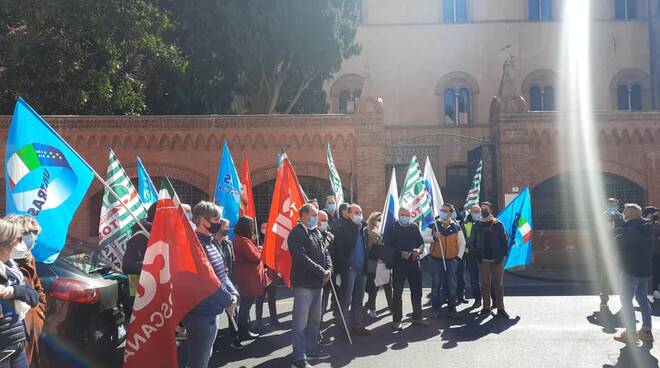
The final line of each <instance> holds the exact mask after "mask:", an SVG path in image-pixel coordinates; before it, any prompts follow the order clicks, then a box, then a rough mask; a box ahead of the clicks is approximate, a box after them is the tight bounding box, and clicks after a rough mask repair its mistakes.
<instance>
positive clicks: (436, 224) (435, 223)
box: [431, 219, 447, 272]
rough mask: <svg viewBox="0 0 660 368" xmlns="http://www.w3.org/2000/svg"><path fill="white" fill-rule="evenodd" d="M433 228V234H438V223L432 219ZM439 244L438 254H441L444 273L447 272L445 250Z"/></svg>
mask: <svg viewBox="0 0 660 368" xmlns="http://www.w3.org/2000/svg"><path fill="white" fill-rule="evenodd" d="M433 226H434V227H435V232H436V233H438V234H439V233H440V230H439V229H438V223H437V222H436V221H435V219H433ZM431 238H433V234H431ZM433 241H435V238H433ZM439 243H440V253H441V254H442V265H443V266H444V267H445V272H446V271H447V263H445V250H444V249H443V248H442V242H439Z"/></svg>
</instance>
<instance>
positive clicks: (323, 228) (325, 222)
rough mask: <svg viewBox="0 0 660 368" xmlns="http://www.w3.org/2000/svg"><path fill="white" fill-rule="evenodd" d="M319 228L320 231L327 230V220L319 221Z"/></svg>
mask: <svg viewBox="0 0 660 368" xmlns="http://www.w3.org/2000/svg"><path fill="white" fill-rule="evenodd" d="M319 230H321V231H322V232H326V231H328V221H321V223H320V224H319Z"/></svg>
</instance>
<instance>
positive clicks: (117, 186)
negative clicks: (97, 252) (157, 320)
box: [99, 149, 147, 269]
mask: <svg viewBox="0 0 660 368" xmlns="http://www.w3.org/2000/svg"><path fill="white" fill-rule="evenodd" d="M106 182H107V183H108V185H109V186H110V187H111V188H112V190H113V191H114V192H115V193H116V194H117V196H119V198H117V197H116V196H115V195H114V194H113V193H112V192H111V191H110V190H108V188H105V191H104V192H103V204H102V206H101V218H100V221H99V246H100V248H101V254H102V255H103V257H104V258H105V259H106V260H107V261H108V262H110V263H112V264H113V265H114V266H115V267H117V268H119V269H121V265H122V260H123V258H124V253H125V252H126V243H127V242H128V240H129V239H130V238H131V235H132V231H131V229H132V228H133V225H135V224H136V223H137V220H136V218H137V219H143V218H145V217H146V216H147V210H146V209H145V208H144V206H143V205H142V202H141V201H140V196H139V195H138V192H137V190H135V187H133V184H132V183H131V180H130V179H129V178H128V175H126V172H125V171H124V168H122V167H121V164H120V163H119V160H118V159H117V156H115V153H114V152H113V151H112V149H110V156H109V158H108V172H107V175H106ZM122 202H123V205H122ZM127 208H128V209H127ZM129 209H130V212H129V211H128V210H129ZM131 213H132V214H131Z"/></svg>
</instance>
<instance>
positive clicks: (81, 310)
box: [37, 253, 128, 367]
mask: <svg viewBox="0 0 660 368" xmlns="http://www.w3.org/2000/svg"><path fill="white" fill-rule="evenodd" d="M88 261H89V262H88ZM37 272H38V274H39V277H40V278H41V282H42V283H43V285H44V289H45V290H46V294H47V296H48V300H47V310H46V324H45V326H44V336H43V337H42V339H43V341H44V343H45V346H46V347H47V348H46V349H44V350H45V351H44V355H45V356H42V361H47V362H51V363H50V366H52V367H78V366H80V367H87V366H90V363H91V365H92V366H108V365H112V364H115V363H112V362H114V361H116V360H117V355H118V353H117V348H118V346H119V345H121V344H122V343H123V341H124V340H125V338H126V329H127V324H126V321H125V318H124V310H123V301H124V300H125V298H126V297H127V296H128V282H127V279H126V276H125V275H123V274H121V273H118V272H114V271H112V268H111V267H110V266H108V265H106V264H104V263H102V262H97V261H96V260H95V259H94V256H93V255H92V256H89V255H87V254H64V253H63V254H62V255H60V257H59V258H58V259H57V260H56V261H55V262H53V263H52V264H45V263H37Z"/></svg>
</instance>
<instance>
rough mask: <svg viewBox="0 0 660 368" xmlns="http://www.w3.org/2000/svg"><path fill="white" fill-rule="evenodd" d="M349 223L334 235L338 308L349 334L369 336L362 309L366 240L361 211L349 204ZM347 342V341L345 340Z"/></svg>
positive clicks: (358, 207)
mask: <svg viewBox="0 0 660 368" xmlns="http://www.w3.org/2000/svg"><path fill="white" fill-rule="evenodd" d="M348 213H349V216H350V218H351V221H350V222H349V221H346V222H344V223H343V224H342V225H341V226H340V227H339V228H338V229H337V230H336V231H335V233H334V235H335V261H336V263H335V270H336V272H337V274H338V275H339V277H340V279H341V283H340V284H341V287H340V288H341V291H340V293H341V296H342V297H341V300H340V302H341V304H342V305H341V308H342V312H344V318H346V319H347V320H346V323H347V324H348V326H349V328H350V329H351V332H352V334H354V335H358V336H369V335H370V334H371V333H370V332H369V330H367V329H366V328H364V321H363V318H362V317H363V316H362V315H363V306H362V303H363V301H364V292H365V287H366V284H367V236H366V223H365V222H364V221H363V218H362V208H361V207H360V206H359V205H357V204H355V203H354V204H351V205H350V207H349V210H348ZM346 338H347V337H346Z"/></svg>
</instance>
